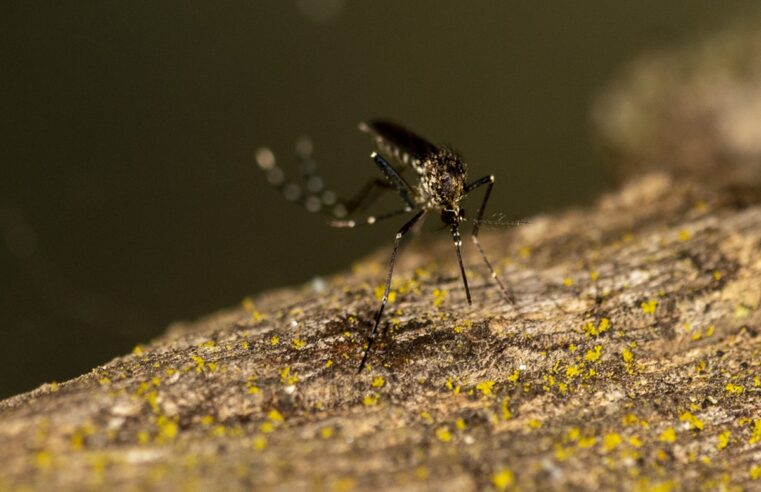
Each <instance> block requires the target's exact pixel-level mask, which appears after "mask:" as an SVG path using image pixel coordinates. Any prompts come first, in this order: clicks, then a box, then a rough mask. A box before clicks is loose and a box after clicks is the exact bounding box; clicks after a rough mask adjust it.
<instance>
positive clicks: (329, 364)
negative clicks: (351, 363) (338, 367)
mask: <svg viewBox="0 0 761 492" xmlns="http://www.w3.org/2000/svg"><path fill="white" fill-rule="evenodd" d="M332 365H333V359H328V360H327V361H325V368H330V367H331V366H332Z"/></svg>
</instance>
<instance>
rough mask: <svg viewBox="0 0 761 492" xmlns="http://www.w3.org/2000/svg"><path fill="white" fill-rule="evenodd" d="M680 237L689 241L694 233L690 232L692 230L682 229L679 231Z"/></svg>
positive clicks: (681, 239)
mask: <svg viewBox="0 0 761 492" xmlns="http://www.w3.org/2000/svg"><path fill="white" fill-rule="evenodd" d="M678 237H679V240H680V241H689V240H690V238H691V237H692V234H690V231H688V230H686V229H682V230H681V231H679V236H678Z"/></svg>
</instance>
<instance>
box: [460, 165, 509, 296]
mask: <svg viewBox="0 0 761 492" xmlns="http://www.w3.org/2000/svg"><path fill="white" fill-rule="evenodd" d="M483 185H487V186H486V193H484V199H483V201H482V202H481V207H480V208H479V209H478V215H477V216H476V220H475V222H474V223H473V231H472V232H471V239H473V243H474V244H475V245H476V247H477V248H478V252H479V253H480V254H481V259H482V260H484V263H485V264H486V267H487V268H488V269H489V273H490V274H491V277H492V278H493V279H494V280H495V281H496V282H497V285H498V286H499V288H500V290H501V291H502V295H503V296H505V299H506V300H507V302H509V303H510V304H515V296H514V295H513V292H512V289H511V288H509V287H506V286H505V285H504V284H503V283H502V280H500V278H499V277H498V276H497V272H495V271H494V267H493V266H492V264H491V262H490V261H489V259H488V258H487V257H486V253H484V249H483V248H482V247H481V243H480V242H479V241H478V229H479V226H480V225H481V224H480V223H481V220H482V219H483V218H484V211H485V210H486V202H488V201H489V195H491V189H492V188H493V187H494V176H484V177H483V178H481V179H478V180H476V181H474V182H473V183H470V184H469V185H467V186H466V187H465V193H470V192H471V191H473V190H475V189H476V188H479V187H481V186H483Z"/></svg>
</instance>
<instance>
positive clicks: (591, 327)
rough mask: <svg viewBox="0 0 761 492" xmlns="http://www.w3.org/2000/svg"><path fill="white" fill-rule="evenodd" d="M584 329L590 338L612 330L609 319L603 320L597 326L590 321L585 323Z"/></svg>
mask: <svg viewBox="0 0 761 492" xmlns="http://www.w3.org/2000/svg"><path fill="white" fill-rule="evenodd" d="M582 329H583V330H584V333H586V334H587V336H588V337H596V336H598V335H600V334H602V333H605V332H606V331H608V330H609V329H610V320H609V319H608V318H602V319H601V320H600V321H599V322H598V323H597V324H596V325H595V323H594V322H593V321H588V322H586V323H584V325H583V326H582Z"/></svg>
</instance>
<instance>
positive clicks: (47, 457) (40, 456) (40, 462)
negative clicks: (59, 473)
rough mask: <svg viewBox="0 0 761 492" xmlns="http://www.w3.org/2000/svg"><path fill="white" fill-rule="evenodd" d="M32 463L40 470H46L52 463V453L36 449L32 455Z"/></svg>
mask: <svg viewBox="0 0 761 492" xmlns="http://www.w3.org/2000/svg"><path fill="white" fill-rule="evenodd" d="M34 464H35V465H36V466H37V468H39V469H41V470H47V469H48V468H50V467H51V466H52V465H53V455H52V454H51V453H50V451H46V450H44V449H43V450H42V451H38V452H37V454H35V455H34Z"/></svg>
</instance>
